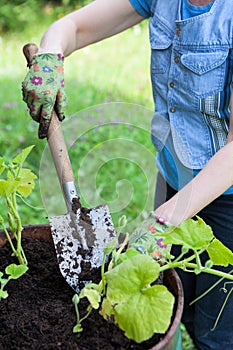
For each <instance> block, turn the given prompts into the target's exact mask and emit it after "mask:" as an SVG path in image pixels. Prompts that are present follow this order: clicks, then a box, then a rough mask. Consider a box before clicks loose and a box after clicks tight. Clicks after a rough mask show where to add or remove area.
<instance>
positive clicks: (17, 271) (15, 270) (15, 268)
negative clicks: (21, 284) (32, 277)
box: [5, 264, 28, 280]
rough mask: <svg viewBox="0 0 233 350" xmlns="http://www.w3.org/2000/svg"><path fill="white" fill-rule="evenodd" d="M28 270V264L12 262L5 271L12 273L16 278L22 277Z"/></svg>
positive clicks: (12, 276)
mask: <svg viewBox="0 0 233 350" xmlns="http://www.w3.org/2000/svg"><path fill="white" fill-rule="evenodd" d="M27 270H28V267H27V266H26V265H16V264H10V265H8V266H7V267H6V269H5V272H6V274H7V275H10V276H11V278H12V279H13V280H16V279H18V278H19V277H21V276H22V275H23V274H24V273H25V272H26V271H27Z"/></svg>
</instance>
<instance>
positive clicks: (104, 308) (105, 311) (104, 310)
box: [99, 298, 114, 320]
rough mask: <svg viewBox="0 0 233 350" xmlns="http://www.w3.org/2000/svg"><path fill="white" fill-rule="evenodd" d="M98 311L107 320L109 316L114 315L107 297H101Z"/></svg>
mask: <svg viewBox="0 0 233 350" xmlns="http://www.w3.org/2000/svg"><path fill="white" fill-rule="evenodd" d="M99 313H100V315H101V316H102V317H103V318H104V319H105V320H107V319H108V317H109V316H111V315H114V310H113V307H112V304H111V303H110V301H109V300H108V299H107V298H104V299H103V301H102V304H101V309H100V311H99Z"/></svg>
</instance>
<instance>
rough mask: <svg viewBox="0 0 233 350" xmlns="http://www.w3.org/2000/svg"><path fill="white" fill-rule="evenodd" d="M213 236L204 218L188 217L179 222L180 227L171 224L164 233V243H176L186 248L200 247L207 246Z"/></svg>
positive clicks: (194, 248) (195, 248)
mask: <svg viewBox="0 0 233 350" xmlns="http://www.w3.org/2000/svg"><path fill="white" fill-rule="evenodd" d="M213 238H214V235H213V232H212V229H211V227H210V226H209V225H207V224H206V223H205V222H204V220H202V219H201V218H200V217H197V220H193V219H189V220H185V221H183V222H182V223H181V225H180V227H175V226H172V227H170V228H169V229H168V230H167V231H166V234H165V239H164V241H163V243H164V244H178V245H182V246H184V247H186V248H188V249H193V250H197V249H202V248H205V247H207V246H208V244H209V243H210V241H211V240H212V239H213Z"/></svg>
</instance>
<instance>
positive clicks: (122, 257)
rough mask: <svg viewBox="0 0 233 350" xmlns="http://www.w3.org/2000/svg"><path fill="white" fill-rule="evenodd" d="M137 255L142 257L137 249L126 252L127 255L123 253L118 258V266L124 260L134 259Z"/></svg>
mask: <svg viewBox="0 0 233 350" xmlns="http://www.w3.org/2000/svg"><path fill="white" fill-rule="evenodd" d="M136 255H141V253H140V252H139V251H137V250H136V249H134V248H129V249H127V250H126V252H125V253H121V254H120V255H119V256H118V258H117V261H116V264H119V263H121V262H122V261H124V260H127V259H131V258H132V257H134V256H136Z"/></svg>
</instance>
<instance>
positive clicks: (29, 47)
mask: <svg viewBox="0 0 233 350" xmlns="http://www.w3.org/2000/svg"><path fill="white" fill-rule="evenodd" d="M37 51H38V47H37V46H36V45H35V44H26V45H25V46H24V47H23V53H24V55H25V57H26V59H27V63H28V66H29V67H30V65H31V62H32V60H33V58H34V57H35V55H36V53H37ZM47 140H48V144H49V148H50V151H51V154H52V158H53V162H54V165H55V168H56V171H57V175H58V178H59V181H60V184H61V186H62V188H63V187H64V185H65V184H66V183H69V182H74V174H73V171H72V166H71V163H70V158H69V155H68V151H67V148H66V144H65V140H64V137H63V133H62V130H61V126H60V121H59V119H58V117H57V115H56V112H55V111H53V114H52V119H51V123H50V126H49V130H48V135H47Z"/></svg>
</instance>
